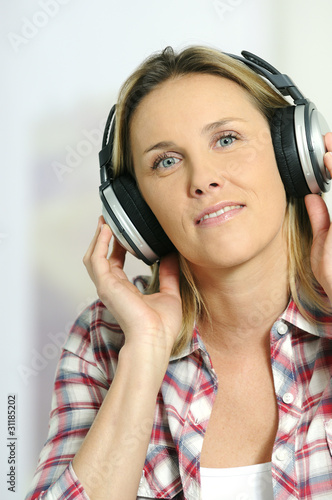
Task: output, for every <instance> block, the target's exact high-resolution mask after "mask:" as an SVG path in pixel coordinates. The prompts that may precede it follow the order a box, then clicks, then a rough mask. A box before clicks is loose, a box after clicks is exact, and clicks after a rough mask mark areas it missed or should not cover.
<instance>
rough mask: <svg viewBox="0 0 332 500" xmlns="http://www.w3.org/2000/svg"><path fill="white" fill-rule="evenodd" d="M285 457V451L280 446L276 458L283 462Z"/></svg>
mask: <svg viewBox="0 0 332 500" xmlns="http://www.w3.org/2000/svg"><path fill="white" fill-rule="evenodd" d="M286 458H287V451H286V450H285V449H284V448H280V450H278V451H277V452H276V459H277V460H278V461H279V462H283V461H284V460H286Z"/></svg>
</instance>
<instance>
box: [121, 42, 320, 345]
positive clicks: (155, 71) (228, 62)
mask: <svg viewBox="0 0 332 500" xmlns="http://www.w3.org/2000/svg"><path fill="white" fill-rule="evenodd" d="M195 73H196V74H197V73H204V74H209V75H216V76H220V77H222V78H228V79H229V80H232V81H234V82H236V83H237V84H238V85H240V86H241V87H242V88H244V89H245V90H246V91H247V93H248V97H249V98H250V99H251V102H252V103H253V105H254V106H256V108H257V109H258V110H259V111H260V112H261V113H262V114H263V115H264V116H265V117H266V119H267V120H268V121H269V122H271V119H272V117H273V115H274V112H275V110H276V109H277V108H282V107H285V106H289V103H288V102H287V101H286V100H285V99H284V98H283V97H282V96H281V94H279V92H277V91H276V90H274V89H273V88H272V87H271V85H269V84H268V83H267V82H266V81H265V80H264V79H263V78H261V77H260V76H258V75H257V74H256V73H255V72H254V71H252V70H251V69H249V68H248V67H247V66H246V65H245V64H243V63H242V62H240V61H238V60H235V59H234V58H232V57H230V56H227V55H226V54H223V53H221V52H219V51H217V50H214V49H210V48H206V47H195V46H194V47H189V48H186V49H184V50H183V51H181V52H179V53H175V52H174V51H173V49H172V48H171V47H167V48H166V49H164V50H163V51H162V52H158V53H156V54H153V55H152V56H150V57H149V58H148V59H146V60H145V61H144V62H143V63H142V64H141V65H140V66H139V67H138V68H137V70H136V71H135V72H134V73H133V74H132V75H131V76H130V77H129V78H128V79H127V80H126V82H125V83H124V84H123V86H122V88H121V90H120V93H119V98H118V103H117V114H116V129H115V140H114V144H115V145H114V151H113V165H114V176H115V177H116V176H118V175H121V174H124V173H129V174H131V175H132V176H133V177H135V172H134V167H133V159H132V154H131V147H130V137H129V135H130V124H131V118H132V116H133V113H134V112H135V110H136V108H137V106H138V105H139V104H140V102H141V101H142V100H143V99H144V97H145V96H146V95H148V94H149V93H150V92H151V91H153V90H154V89H156V88H157V87H158V86H160V85H161V84H162V83H163V82H165V81H166V80H169V79H171V78H174V79H175V78H179V77H181V76H184V75H189V74H195ZM284 227H285V229H286V237H287V242H288V253H289V255H288V273H289V276H288V279H289V288H290V293H291V295H292V297H293V299H294V301H295V303H296V305H297V306H298V308H299V309H300V311H301V312H302V314H303V315H304V316H305V317H307V319H308V320H311V318H310V317H309V316H308V315H307V313H306V308H307V306H308V305H309V304H310V307H311V308H312V307H315V308H317V309H318V310H320V311H322V312H327V310H326V307H327V306H326V303H325V301H324V298H323V297H322V295H321V293H320V287H319V285H318V283H317V281H316V279H315V277H314V275H313V273H312V270H311V266H310V249H311V244H312V230H311V224H310V221H309V217H308V214H307V211H306V208H305V204H304V200H303V199H296V198H293V197H290V196H287V209H286V214H285V224H284ZM158 290H159V280H158V264H154V265H153V266H152V279H151V284H150V287H149V291H148V293H154V292H156V291H158ZM180 291H181V297H182V311H183V319H182V328H181V331H180V333H179V335H178V338H177V341H176V343H175V345H174V348H173V354H178V353H179V352H180V351H181V349H182V348H183V347H184V345H186V344H187V343H188V341H189V340H190V338H191V335H192V330H193V325H194V322H195V320H196V319H197V318H198V317H199V316H200V315H207V316H208V310H207V307H206V305H205V303H204V300H203V298H202V296H201V294H200V292H199V290H198V288H197V286H196V284H195V279H194V276H193V275H192V273H191V270H190V266H189V265H188V262H187V261H186V259H185V258H184V257H183V256H182V255H180Z"/></svg>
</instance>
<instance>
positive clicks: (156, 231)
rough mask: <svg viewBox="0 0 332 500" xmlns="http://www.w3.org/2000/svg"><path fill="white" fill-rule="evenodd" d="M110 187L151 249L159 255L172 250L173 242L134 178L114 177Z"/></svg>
mask: <svg viewBox="0 0 332 500" xmlns="http://www.w3.org/2000/svg"><path fill="white" fill-rule="evenodd" d="M112 187H113V191H114V193H115V195H116V197H117V199H118V201H119V202H120V204H121V206H122V208H123V210H124V211H125V212H126V214H127V215H128V217H129V219H130V220H131V222H132V223H133V225H134V226H135V228H136V229H137V232H138V233H139V234H140V235H141V236H142V238H143V239H144V240H145V241H146V243H147V244H148V245H149V246H150V247H151V249H152V250H153V251H154V252H155V253H156V254H157V255H158V256H159V257H162V256H164V255H166V254H168V253H170V252H172V251H174V250H175V248H174V245H173V243H172V242H171V241H170V239H169V238H168V236H167V235H166V233H165V232H164V230H163V228H162V227H161V225H160V224H159V222H158V220H157V219H156V217H155V215H154V213H153V212H152V210H151V209H150V207H149V206H148V205H147V203H146V202H145V200H144V199H143V197H142V195H141V193H140V191H139V189H138V187H137V183H136V181H135V179H134V178H133V177H131V176H130V175H122V176H119V177H116V178H115V179H114V181H113V183H112Z"/></svg>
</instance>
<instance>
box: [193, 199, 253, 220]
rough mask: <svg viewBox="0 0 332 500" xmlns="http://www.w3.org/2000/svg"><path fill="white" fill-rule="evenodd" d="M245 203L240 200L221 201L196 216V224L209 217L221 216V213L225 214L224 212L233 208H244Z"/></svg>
mask: <svg viewBox="0 0 332 500" xmlns="http://www.w3.org/2000/svg"><path fill="white" fill-rule="evenodd" d="M243 207H244V205H242V204H241V203H239V202H233V201H229V202H223V203H219V204H218V205H215V206H213V207H209V208H206V209H205V210H203V211H202V212H201V213H200V214H199V215H198V216H197V217H196V218H195V224H201V222H203V221H205V220H207V219H213V218H216V217H219V216H220V215H223V214H224V213H227V212H230V211H231V210H237V209H241V208H243Z"/></svg>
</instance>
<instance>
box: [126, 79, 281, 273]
mask: <svg viewBox="0 0 332 500" xmlns="http://www.w3.org/2000/svg"><path fill="white" fill-rule="evenodd" d="M130 140H131V147H132V155H133V161H134V169H135V174H136V177H137V182H138V185H139V188H140V190H141V192H142V195H143V197H144V198H145V200H146V202H147V203H148V205H149V206H150V208H151V209H152V211H153V212H154V214H155V215H156V217H157V219H158V220H159V222H160V224H161V226H162V227H163V229H164V230H165V232H166V234H167V235H168V236H169V238H170V239H171V240H172V242H173V243H174V245H175V246H176V248H177V249H178V250H179V252H180V253H181V254H182V255H183V256H184V257H186V258H187V259H188V260H189V262H191V263H192V264H194V265H198V266H203V267H210V268H216V267H231V266H236V265H239V264H241V263H243V262H245V261H248V260H250V259H253V258H255V257H257V256H258V255H263V254H264V252H266V251H268V250H269V249H272V248H273V249H274V250H273V251H275V250H276V251H278V249H279V250H280V249H281V247H282V246H283V237H282V225H283V221H284V215H285V209H286V195H285V190H284V187H283V184H282V181H281V178H280V176H279V172H278V168H277V165H276V161H275V156H274V150H273V146H272V141H271V136H270V129H269V125H268V123H267V121H266V118H265V117H264V116H263V115H262V114H261V113H260V111H259V110H258V109H257V108H256V107H255V106H254V104H253V103H252V101H251V100H250V97H249V96H248V94H247V93H246V91H245V90H244V89H242V88H241V87H240V86H239V85H237V84H236V83H235V82H233V81H231V80H228V79H225V78H221V77H218V76H214V75H206V74H192V75H188V76H184V77H181V78H178V79H170V80H168V81H166V82H165V83H163V84H162V85H161V86H160V87H158V88H157V89H155V90H154V91H152V92H151V93H150V94H148V95H147V96H146V97H145V98H144V99H143V100H142V101H141V103H140V104H139V106H138V108H137V109H136V111H135V113H134V115H133V117H132V122H131V130H130Z"/></svg>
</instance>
